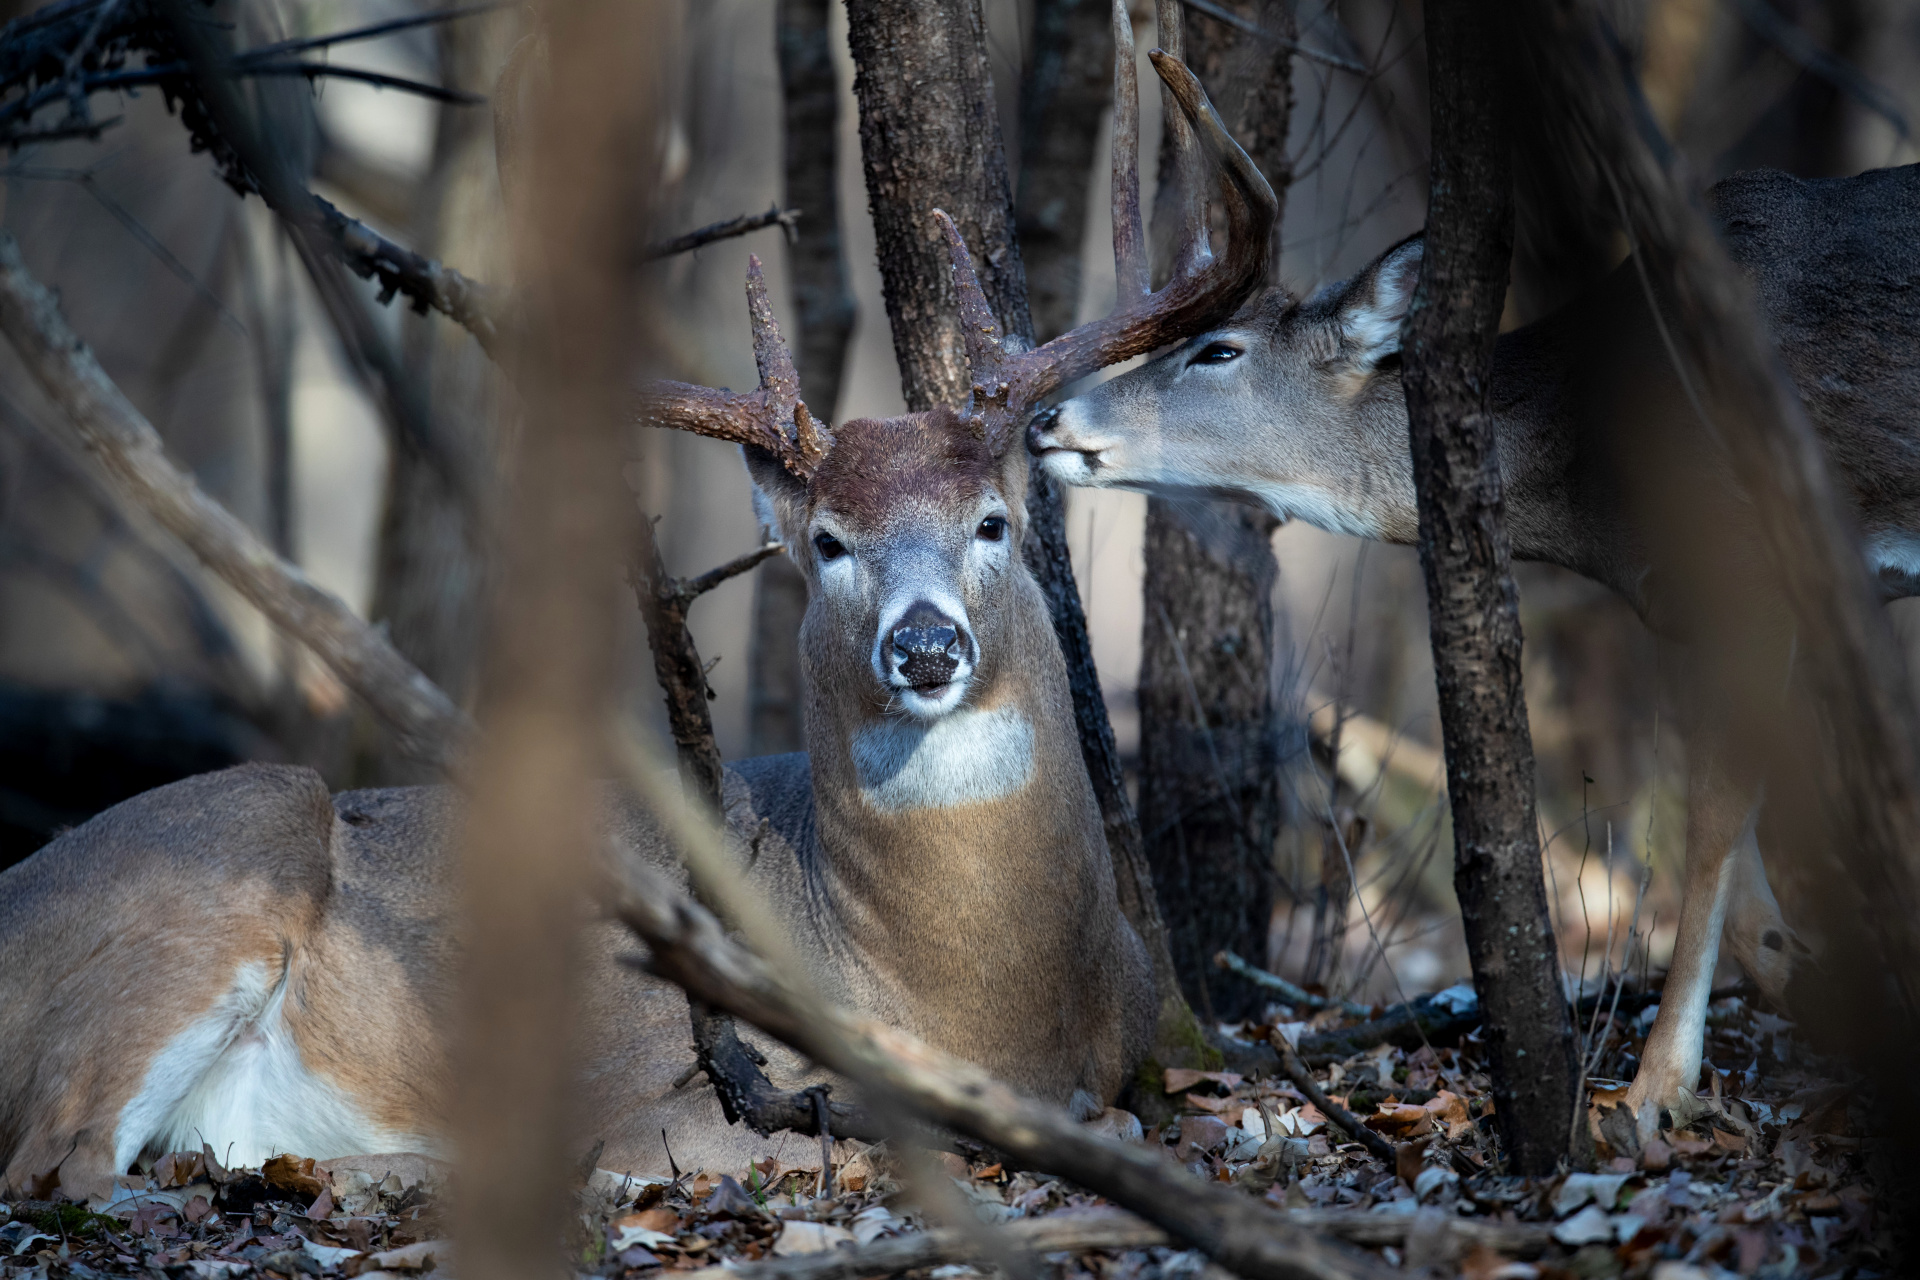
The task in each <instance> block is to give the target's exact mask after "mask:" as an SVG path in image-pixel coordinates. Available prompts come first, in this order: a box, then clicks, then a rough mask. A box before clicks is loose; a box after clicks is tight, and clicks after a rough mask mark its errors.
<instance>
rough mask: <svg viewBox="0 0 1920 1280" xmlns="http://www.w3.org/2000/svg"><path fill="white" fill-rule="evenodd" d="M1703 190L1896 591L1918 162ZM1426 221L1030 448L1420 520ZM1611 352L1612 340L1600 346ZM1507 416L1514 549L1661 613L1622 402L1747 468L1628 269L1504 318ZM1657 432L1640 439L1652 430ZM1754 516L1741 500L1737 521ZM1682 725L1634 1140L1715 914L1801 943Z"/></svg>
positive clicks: (1188, 348) (1730, 929)
mask: <svg viewBox="0 0 1920 1280" xmlns="http://www.w3.org/2000/svg"><path fill="white" fill-rule="evenodd" d="M1711 200H1712V203H1713V207H1714V210H1715V212H1716V215H1717V217H1718V219H1719V221H1720V223H1721V226H1722V229H1723V233H1724V238H1725V240H1726V244H1727V247H1728V249H1729V251H1730V252H1731V254H1732V256H1733V258H1734V260H1735V261H1736V262H1737V263H1738V264H1739V266H1740V267H1741V268H1742V270H1743V271H1744V272H1745V273H1746V274H1747V275H1748V276H1749V277H1750V279H1751V281H1752V283H1753V285H1754V288H1755V294H1756V296H1757V298H1758V300H1759V303H1760V306H1761V308H1762V311H1763V312H1764V315H1765V318H1766V321H1767V323H1768V325H1769V327H1770V329H1771V331H1772V332H1773V334H1774V336H1775V338H1776V340H1777V342H1778V344H1779V350H1780V354H1781V356H1782V357H1783V358H1784V360H1785V362H1786V365H1787V368H1788V370H1789V371H1790V372H1791V373H1792V375H1793V378H1794V381H1795V383H1796V385H1797V386H1798V387H1799V388H1800V391H1801V394H1802V396H1803V397H1804V399H1805V401H1806V405H1807V410H1808V414H1809V416H1810V418H1811V419H1812V421H1813V423H1814V425H1815V427H1816V429H1817V430H1818V432H1819V434H1820V436H1821V439H1822V442H1823V444H1824V445H1825V446H1826V450H1827V456H1828V458H1829V461H1830V465H1831V466H1832V467H1833V468H1834V472H1835V475H1836V478H1837V480H1838V481H1839V488H1840V490H1841V491H1842V492H1844V493H1845V494H1847V495H1848V496H1849V497H1850V498H1851V500H1852V503H1853V509H1854V513H1855V515H1856V517H1857V518H1858V520H1859V524H1860V528H1861V531H1862V533H1863V535H1864V553H1865V556H1866V560H1867V564H1868V568H1869V571H1870V572H1871V573H1873V574H1874V575H1875V576H1876V578H1877V580H1878V582H1879V584H1880V587H1881V590H1882V593H1883V595H1884V596H1885V597H1886V598H1887V599H1895V598H1898V597H1901V596H1908V595H1914V594H1920V413H1917V412H1916V411H1917V410H1920V167H1914V166H1909V167H1907V168H1902V169H1890V170H1881V171H1877V172H1872V173H1866V174H1861V175H1860V176H1858V177H1854V178H1845V179H1835V180H1830V181H1819V182H1803V181H1799V180H1797V179H1794V178H1791V177H1789V176H1787V175H1785V174H1781V173H1772V172H1754V173H1746V174H1739V175H1736V176H1734V177H1732V178H1729V179H1727V180H1726V181H1725V182H1722V183H1721V184H1719V185H1718V186H1717V187H1716V188H1715V189H1714V191H1713V193H1712V196H1711ZM1421 249H1422V242H1421V240H1420V238H1419V237H1418V236H1416V237H1414V238H1412V239H1409V240H1406V241H1403V242H1402V243H1400V244H1398V245H1395V246H1394V247H1393V248H1391V249H1389V250H1387V251H1386V253H1384V254H1383V255H1382V256H1381V257H1380V258H1379V259H1378V260H1376V261H1375V262H1374V263H1373V264H1372V265H1371V266H1369V267H1368V268H1366V269H1365V270H1364V271H1362V272H1360V273H1359V274H1358V275H1357V276H1355V277H1353V278H1352V279H1351V280H1348V281H1344V282H1341V283H1338V284H1334V285H1329V286H1327V287H1326V288H1323V289H1321V290H1320V291H1319V292H1318V293H1316V294H1314V296H1313V297H1311V298H1310V299H1308V300H1307V301H1305V302H1300V301H1297V300H1295V299H1294V298H1292V297H1291V296H1289V295H1288V294H1287V293H1286V291H1285V290H1283V289H1277V288H1276V289H1270V290H1268V291H1267V292H1266V293H1264V294H1263V295H1262V296H1260V297H1258V298H1256V299H1254V300H1253V301H1251V302H1250V303H1249V304H1248V305H1247V306H1246V307H1245V308H1243V309H1242V310H1241V312H1240V313H1239V314H1238V315H1236V316H1235V317H1234V318H1233V320H1231V321H1230V322H1229V323H1228V324H1226V325H1225V326H1223V327H1221V328H1218V329H1215V330H1213V331H1211V332H1208V333H1205V334H1201V335H1200V336H1198V337H1196V338H1193V339H1191V340H1190V341H1188V342H1186V343H1185V344H1183V345H1182V346H1181V347H1180V348H1179V349H1177V350H1175V351H1173V352H1171V353H1169V354H1167V355H1164V356H1162V357H1161V358H1159V359H1158V360H1156V361H1154V362H1152V363H1150V364H1148V365H1146V366H1144V367H1142V368H1140V369H1137V370H1134V371H1132V372H1130V373H1127V374H1124V375H1122V376H1120V377H1118V378H1115V379H1113V380H1112V381H1110V382H1107V383H1105V384H1103V385H1102V386H1100V387H1097V388H1095V389H1094V390H1092V391H1090V392H1089V393H1087V394H1086V395H1083V396H1080V397H1078V398H1077V399H1074V400H1071V401H1068V402H1067V403H1066V404H1065V405H1063V406H1061V407H1060V408H1059V409H1058V410H1057V411H1056V412H1053V413H1051V414H1047V415H1042V416H1041V417H1040V418H1038V419H1036V420H1035V421H1034V422H1033V424H1032V425H1031V429H1030V443H1031V446H1032V448H1033V450H1034V451H1035V452H1036V453H1037V454H1038V455H1039V456H1040V458H1041V462H1042V465H1043V466H1044V467H1045V468H1046V470H1047V471H1048V472H1049V473H1051V474H1052V475H1054V476H1055V477H1056V478H1058V479H1061V480H1065V481H1068V482H1070V483H1074V484H1082V485H1094V486H1102V487H1120V488H1130V489H1138V490H1144V491H1147V492H1181V491H1186V492H1202V493H1212V494H1223V495H1230V496H1235V497H1239V498H1242V499H1244V500H1246V501H1250V502H1256V503H1261V504H1264V505H1265V506H1266V507H1268V508H1269V509H1270V510H1272V511H1273V513H1274V514H1275V515H1277V516H1279V517H1280V518H1282V519H1287V518H1299V519H1303V520H1306V521H1308V522H1309V523H1311V524H1315V525H1318V526H1319V527H1321V528H1323V529H1327V530H1330V531H1332V532H1335V533H1346V534H1354V535H1357V536H1360V537H1366V538H1378V539H1382V540H1385V541H1388V542H1399V543H1409V544H1410V543H1414V542H1416V541H1417V540H1418V536H1419V519H1418V515H1417V511H1416V508H1415V500H1414V486H1413V466H1412V460H1411V456H1410V451H1409V445H1408V437H1407V410H1406V400H1405V398H1404V395H1403V393H1402V391H1401V387H1400V375H1399V352H1400V329H1401V322H1402V320H1403V319H1404V318H1405V315H1406V311H1407V306H1408V303H1409V302H1410V300H1411V298H1412V295H1413V289H1414V284H1415V281H1416V280H1417V278H1418V276H1419V273H1420V257H1421ZM1601 348H1607V349H1610V350H1611V353H1612V354H1610V355H1609V357H1608V358H1607V360H1605V361H1604V362H1601V363H1597V364H1596V363H1595V362H1592V361H1588V360H1585V359H1584V357H1585V355H1586V353H1588V352H1589V351H1592V350H1595V349H1601ZM1492 399H1493V403H1494V406H1495V410H1494V411H1495V415H1496V417H1495V430H1496V433H1497V437H1498V444H1499V450H1500V465H1501V470H1502V473H1503V476H1504V490H1505V503H1506V520H1507V528H1508V531H1509V534H1510V536H1511V538H1512V544H1513V554H1514V555H1516V556H1519V557H1523V558H1527V559H1534V560H1545V561H1548V562H1550V563H1553V564H1558V565H1562V566H1564V567H1566V568H1569V569H1572V570H1574V571H1576V572H1578V573H1582V574H1585V575H1586V576H1588V577H1590V578H1593V579H1595V580H1596V581H1598V582H1601V583H1603V584H1605V585H1607V586H1609V587H1612V588H1613V589H1615V590H1616V591H1618V592H1620V593H1621V594H1622V595H1624V596H1625V597H1626V598H1627V599H1628V600H1629V601H1630V602H1632V603H1633V605H1634V607H1635V608H1636V609H1637V610H1638V611H1639V613H1640V615H1641V617H1642V618H1643V619H1644V620H1645V621H1646V622H1647V623H1648V625H1649V626H1650V627H1651V628H1652V629H1653V630H1654V631H1655V632H1656V634H1658V633H1662V632H1671V631H1672V630H1673V629H1674V627H1675V624H1676V622H1677V620H1678V619H1680V618H1682V617H1684V609H1683V608H1681V607H1680V606H1679V604H1678V602H1676V601H1674V600H1670V599H1663V598H1662V595H1661V588H1662V585H1663V582H1670V581H1674V580H1675V579H1672V578H1667V577H1663V574H1662V573H1661V572H1659V571H1658V570H1657V569H1656V564H1657V562H1658V560H1659V554H1658V552H1659V542H1658V539H1657V538H1656V537H1655V536H1653V535H1652V534H1650V533H1649V531H1647V530H1646V529H1644V528H1643V527H1641V524H1640V522H1638V521H1637V520H1636V519H1635V513H1634V511H1632V510H1629V507H1628V496H1627V495H1628V493H1629V492H1631V488H1630V486H1629V485H1627V484H1626V483H1624V482H1623V479H1622V477H1623V475H1624V474H1626V469H1627V468H1630V467H1631V466H1633V465H1634V462H1635V460H1634V459H1633V458H1631V457H1624V456H1622V454H1623V452H1629V451H1630V447H1629V445H1628V444H1627V443H1626V441H1627V440H1628V439H1630V438H1632V437H1629V436H1628V434H1627V432H1626V431H1625V430H1623V429H1622V427H1621V426H1620V424H1621V423H1623V422H1636V421H1649V422H1658V423H1659V424H1660V430H1661V431H1663V432H1668V433H1675V434H1677V435H1678V436H1680V437H1681V439H1680V442H1679V443H1678V444H1677V446H1669V447H1674V448H1677V450H1678V452H1679V454H1680V455H1681V456H1683V457H1684V458H1685V459H1686V461H1687V462H1688V464H1689V465H1688V467H1687V469H1686V470H1687V475H1688V481H1687V482H1688V483H1689V484H1695V485H1698V489H1699V492H1701V493H1703V494H1704V493H1708V492H1718V491H1723V490H1725V489H1727V488H1730V487H1731V481H1730V479H1728V478H1727V476H1726V472H1725V468H1724V466H1723V465H1721V464H1719V463H1718V461H1717V458H1716V457H1715V455H1714V453H1713V451H1712V449H1711V447H1710V442H1709V441H1708V440H1707V439H1706V438H1705V429H1704V428H1703V427H1702V426H1701V424H1700V420H1699V418H1698V417H1697V416H1696V415H1694V414H1693V413H1691V412H1690V411H1688V409H1687V408H1686V402H1685V400H1684V398H1683V388H1682V387H1681V385H1680V384H1679V382H1678V380H1677V378H1676V377H1675V375H1674V372H1673V367H1672V364H1671V361H1670V359H1669V357H1668V354H1667V352H1666V350H1665V348H1664V346H1663V345H1662V344H1661V342H1660V341H1659V337H1658V329H1657V323H1656V321H1655V319H1654V317H1653V314H1652V313H1651V311H1650V310H1649V307H1648V303H1647V297H1646V291H1645V289H1643V287H1642V283H1641V281H1640V279H1639V277H1638V274H1637V272H1636V269H1635V266H1634V264H1633V263H1631V262H1629V263H1626V264H1623V265H1622V266H1620V267H1619V268H1618V269H1616V270H1615V271H1614V272H1613V274H1612V275H1611V276H1610V277H1609V278H1608V279H1607V280H1606V281H1605V282H1603V284H1602V285H1601V286H1600V287H1598V288H1597V289H1596V290H1594V291H1593V292H1592V293H1590V294H1589V295H1588V296H1586V297H1585V298H1583V299H1580V300H1577V301H1576V302H1574V303H1572V304H1570V305H1569V306H1567V307H1566V308H1564V309H1562V310H1561V311H1560V312H1558V313H1556V314H1554V315H1552V316H1549V317H1548V318H1546V319H1544V320H1542V321H1540V322H1539V323H1537V324H1534V325H1531V326H1528V327H1527V328H1524V329H1520V330H1518V331H1515V332H1513V333H1508V334H1505V335H1502V336H1501V338H1500V339H1499V343H1498V346H1497V348H1496V350H1495V355H1494V371H1493V395H1492ZM1638 439H1639V440H1641V441H1644V439H1645V437H1639V438H1638ZM1746 518H1751V517H1746ZM1701 719H1702V723H1700V724H1698V725H1697V726H1696V727H1695V730H1694V732H1693V733H1691V734H1690V735H1689V736H1690V738H1691V739H1692V741H1693V747H1694V749H1693V750H1692V751H1691V752H1690V753H1689V762H1690V780H1689V797H1688V809H1689V812H1688V825H1687V870H1686V878H1685V882H1684V892H1683V899H1682V909H1681V917H1680V925H1679V935H1678V939H1677V941H1676V943H1675V949H1674V954H1673V962H1672V967H1671V969H1670V971H1669V975H1668V978H1667V985H1666V993H1665V999H1664V1000H1663V1001H1662V1003H1661V1006H1660V1013H1659V1016H1658V1019H1657V1021H1656V1023H1655V1025H1654V1029H1653V1032H1652V1034H1651V1036H1650V1037H1649V1039H1648V1042H1647V1045H1646V1052H1645V1055H1644V1057H1643V1060H1642V1062H1641V1066H1640V1071H1639V1074H1638V1076H1637V1077H1636V1079H1635V1080H1634V1083H1633V1087H1632V1089H1631V1090H1630V1091H1629V1095H1628V1103H1629V1105H1630V1106H1631V1107H1632V1108H1633V1111H1634V1114H1635V1117H1636V1121H1637V1123H1638V1126H1639V1129H1640V1131H1641V1133H1642V1135H1643V1136H1644V1135H1646V1134H1649V1133H1651V1132H1652V1131H1653V1130H1654V1128H1655V1126H1656V1125H1657V1124H1658V1121H1659V1118H1660V1112H1661V1110H1662V1108H1671V1109H1672V1111H1673V1113H1674V1114H1675V1115H1676V1116H1680V1115H1684V1114H1685V1113H1687V1112H1688V1111H1689V1109H1690V1104H1692V1102H1693V1092H1692V1090H1693V1087H1694V1085H1695V1082H1696V1081H1697V1080H1698V1078H1699V1073H1700V1059H1701V1052H1702V1038H1703V1035H1704V1032H1705V1025H1706V1007H1707V993H1708V991H1709V990H1710V988H1711V984H1712V977H1713V969H1714V964H1715V960H1716V958H1717V956H1718V948H1719V945H1720V939H1721V935H1722V931H1723V929H1724V932H1725V937H1726V940H1727V942H1728V944H1729V946H1730V947H1731V949H1732V951H1733V953H1734V955H1735V957H1736V958H1737V959H1738V960H1739V962H1740V964H1741V966H1742V967H1743V968H1744V969H1745V970H1746V971H1747V973H1748V974H1749V975H1750V976H1751V977H1752V978H1753V979H1754V980H1755V981H1756V982H1757V983H1758V985H1759V986H1760V988H1761V989H1762V991H1763V992H1764V993H1765V994H1766V995H1767V997H1768V998H1770V999H1771V1000H1773V1001H1775V1002H1781V1001H1782V999H1783V997H1784V995H1785V991H1786V987H1787V982H1788V979H1789V977H1790V976H1791V973H1792V969H1793V965H1794V963H1795V951H1796V949H1799V948H1800V944H1799V943H1798V941H1797V939H1795V937H1794V935H1793V933H1792V931H1791V930H1789V929H1788V928H1787V926H1786V925H1785V923H1784V922H1783V921H1782V919H1781V915H1780V910H1779V907H1778V905H1777V904H1776V902H1775V899H1774V896H1773V893H1772V890H1771V889H1770V888H1769V886H1768V884H1767V878H1766V872H1765V869H1764V867H1763V866H1762V865H1761V862H1760V857H1759V850H1758V848H1757V846H1756V845H1755V843H1754V839H1753V815H1754V811H1755V808H1756V804H1757V799H1758V793H1759V788H1758V784H1757V782H1756V781H1753V780H1749V779H1745V778H1742V777H1738V776H1733V775H1732V773H1731V772H1730V770H1729V769H1727V768H1726V767H1724V765H1722V766H1721V767H1716V764H1715V761H1716V757H1718V758H1719V759H1721V760H1724V759H1725V758H1726V756H1727V754H1728V753H1726V752H1724V751H1719V752H1716V743H1715V738H1714V725H1713V724H1712V723H1710V721H1711V719H1712V717H1711V713H1710V712H1708V713H1705V714H1704V715H1703V716H1702V717H1701Z"/></svg>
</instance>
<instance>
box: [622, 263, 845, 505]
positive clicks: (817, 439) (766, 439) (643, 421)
mask: <svg viewBox="0 0 1920 1280" xmlns="http://www.w3.org/2000/svg"><path fill="white" fill-rule="evenodd" d="M747 313H748V315H749V317H750V318H751V320H752V323H753V359H754V364H755V365H756V366H758V368H759V370H760V389H759V390H757V391H754V392H751V393H749V394H746V395H737V394H735V393H734V392H731V391H716V390H714V389H713V388H711V387H700V386H695V385H693V384H692V383H687V382H665V381H662V382H653V383H649V384H648V386H647V389H646V392H645V394H644V395H643V397H642V399H641V405H640V425H641V426H645V427H661V428H668V429H671V430H675V431H689V432H692V433H693V434H694V435H699V436H708V437H711V438H712V439H715V440H731V441H732V442H734V443H735V444H744V445H752V446H753V447H754V448H756V449H765V450H766V451H767V452H768V453H771V454H773V455H774V456H775V457H777V458H779V459H780V461H781V462H782V463H784V464H785V465H786V468H787V470H789V471H791V472H793V474H794V475H796V476H799V477H800V478H801V479H802V480H806V479H809V478H811V477H812V475H813V472H814V469H815V468H816V467H818V466H819V465H820V462H821V460H822V459H824V458H825V457H826V456H827V452H828V450H830V449H832V448H833V436H832V433H831V432H829V431H828V430H827V429H826V428H825V426H824V424H822V423H818V422H816V421H815V420H814V417H813V415H812V414H811V413H809V412H808V411H807V406H806V404H805V402H803V401H802V400H801V399H800V379H799V376H798V375H797V374H796V373H795V372H794V368H793V356H792V355H791V354H790V353H789V352H788V351H787V344H786V342H785V341H784V340H783V339H782V338H781V336H780V322H779V321H778V320H776V319H775V318H774V315H773V307H772V306H771V305H770V304H769V303H768V301H767V282H766V278H765V277H764V276H763V275H762V274H761V272H760V259H758V258H750V259H748V265H747Z"/></svg>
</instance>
